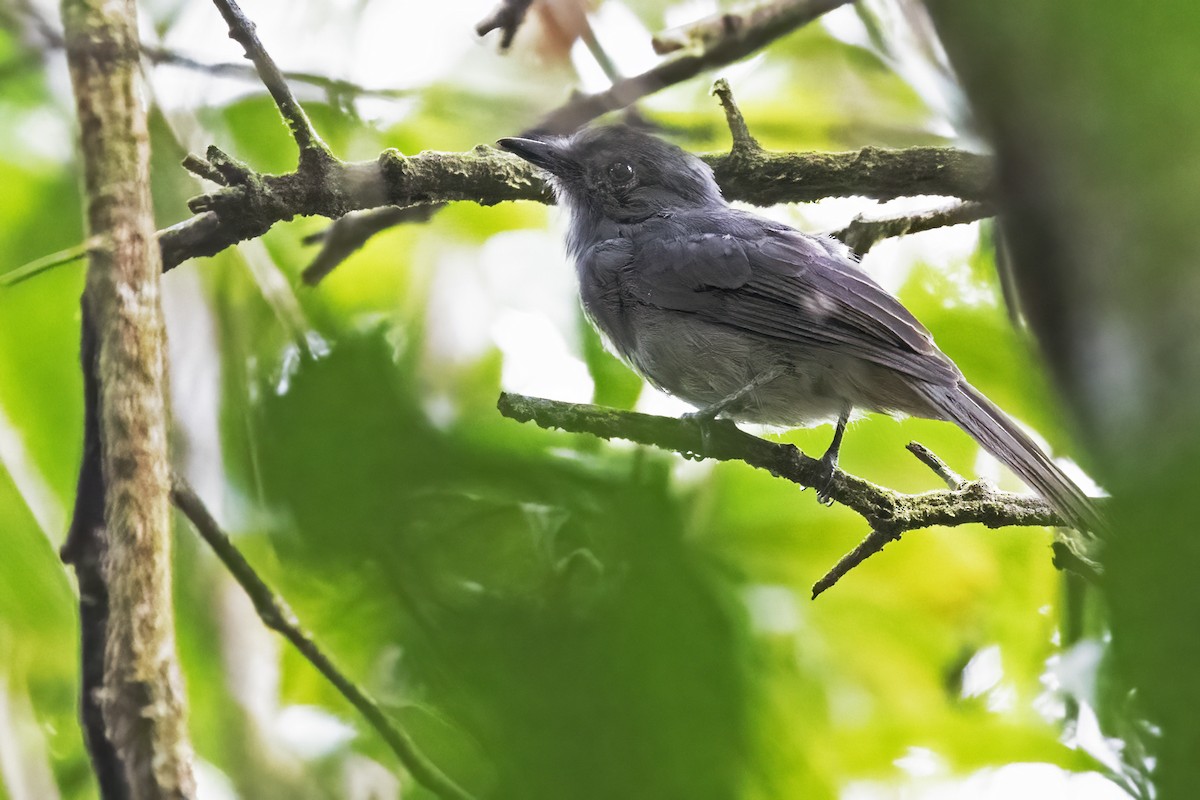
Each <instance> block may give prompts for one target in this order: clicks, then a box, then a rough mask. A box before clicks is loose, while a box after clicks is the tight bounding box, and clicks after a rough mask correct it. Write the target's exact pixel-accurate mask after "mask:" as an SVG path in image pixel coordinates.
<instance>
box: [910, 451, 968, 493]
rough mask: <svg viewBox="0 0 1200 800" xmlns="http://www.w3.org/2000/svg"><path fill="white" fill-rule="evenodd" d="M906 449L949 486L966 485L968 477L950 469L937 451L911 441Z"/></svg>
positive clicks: (957, 487)
mask: <svg viewBox="0 0 1200 800" xmlns="http://www.w3.org/2000/svg"><path fill="white" fill-rule="evenodd" d="M905 449H907V450H908V452H910V453H912V454H913V455H914V456H916V457H917V460H918V461H920V462H921V463H922V464H924V465H925V466H927V467H929V468H930V469H931V470H933V474H935V475H937V476H938V477H939V478H941V479H942V480H943V481H945V483H946V486H947V488H949V489H952V490H958V489H961V488H962V487H963V486H965V485H966V483H967V480H966V478H964V477H963V476H962V475H959V474H958V473H957V472H955V471H954V470H952V469H950V466H949V465H948V464H947V463H946V462H945V461H942V460H941V459H940V458H938V456H937V454H936V453H934V452H933V451H932V450H930V449H929V448H928V447H926V446H925V445H923V444H921V443H920V442H909V443H908V444H907V445H905Z"/></svg>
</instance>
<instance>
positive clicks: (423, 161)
mask: <svg viewBox="0 0 1200 800" xmlns="http://www.w3.org/2000/svg"><path fill="white" fill-rule="evenodd" d="M705 160H706V161H707V162H708V163H709V165H710V166H712V167H713V170H714V172H715V174H716V176H717V180H718V182H719V183H720V184H721V186H722V189H723V191H724V192H725V196H726V197H728V198H729V199H730V200H743V201H746V202H749V203H754V204H756V205H771V204H774V203H784V202H807V201H812V200H819V199H821V198H824V197H838V196H843V197H844V196H851V195H860V196H866V197H873V198H876V199H879V200H888V199H893V198H896V197H902V196H907V195H912V194H937V195H950V196H957V197H961V198H963V199H979V198H983V197H986V196H987V195H988V193H989V191H990V186H991V163H990V161H989V159H988V158H987V157H986V156H980V155H976V154H974V153H967V152H963V151H959V150H953V149H950V148H944V147H912V148H907V149H904V150H882V149H879V148H864V149H863V150H859V151H854V152H846V153H778V152H771V151H765V150H759V151H755V152H745V151H741V152H738V153H737V154H736V155H734V154H728V153H721V154H714V155H709V156H705ZM201 164H203V165H206V166H204V167H201V166H199V165H201ZM188 166H189V168H190V169H192V171H193V172H197V173H198V174H201V176H202V177H204V178H206V179H209V180H215V181H216V182H218V183H222V184H223V185H222V186H221V187H220V188H218V189H216V190H215V191H213V192H210V193H209V194H206V195H202V196H200V197H198V198H196V199H195V200H193V201H192V203H191V208H192V210H193V211H195V212H196V213H197V216H196V217H194V218H192V219H190V220H187V221H186V222H183V223H180V224H178V225H175V226H172V227H171V228H168V229H166V230H164V231H162V232H161V234H160V241H161V243H162V250H163V265H164V267H165V268H166V269H170V268H172V267H174V266H177V265H178V264H180V263H182V262H183V261H186V260H187V259H189V258H196V257H199V256H211V255H215V254H216V253H219V252H221V251H222V250H224V249H225V248H226V247H229V246H230V245H233V244H236V243H237V242H240V241H244V240H246V239H253V238H256V237H258V236H262V235H263V234H264V233H266V232H267V231H268V230H269V229H270V228H271V226H272V225H274V224H275V223H277V222H281V221H284V220H290V219H292V218H293V217H296V216H324V217H329V218H337V217H340V216H342V215H343V214H345V213H346V212H348V211H358V210H363V209H370V208H378V207H380V206H398V207H400V208H408V207H412V206H421V205H431V204H436V203H446V202H455V201H468V202H475V203H479V204H481V205H493V204H495V203H500V202H504V201H507V200H533V201H536V202H541V203H550V202H553V196H552V195H551V193H550V189H549V187H548V186H547V185H546V184H545V182H544V181H543V179H542V177H541V175H540V173H538V171H537V170H535V169H534V168H533V167H531V166H529V164H527V163H526V162H524V161H522V160H521V159H519V158H516V157H515V156H511V155H509V154H507V153H503V152H501V151H499V150H496V149H494V148H491V147H487V146H484V145H480V146H479V147H476V148H475V149H473V150H471V151H469V152H465V153H446V152H436V151H427V152H423V153H419V154H417V155H414V156H405V155H402V154H401V153H399V152H397V151H395V150H388V151H385V152H384V153H382V154H381V155H380V156H379V158H377V159H375V160H373V161H359V162H341V161H334V162H331V163H329V164H327V165H325V166H324V167H323V168H322V169H307V168H306V167H305V166H304V165H301V167H300V168H299V169H298V170H297V171H296V172H291V173H288V174H286V175H260V174H258V173H255V172H254V171H252V170H250V169H249V168H248V167H246V166H245V165H242V164H239V163H238V162H236V161H235V160H234V159H232V158H231V157H230V156H228V155H226V154H225V153H223V152H221V151H220V150H218V149H217V148H215V147H214V148H209V151H208V154H207V159H200V158H199V157H197V156H192V157H191V158H190V159H189V161H188Z"/></svg>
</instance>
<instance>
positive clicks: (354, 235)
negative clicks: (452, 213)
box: [300, 203, 445, 286]
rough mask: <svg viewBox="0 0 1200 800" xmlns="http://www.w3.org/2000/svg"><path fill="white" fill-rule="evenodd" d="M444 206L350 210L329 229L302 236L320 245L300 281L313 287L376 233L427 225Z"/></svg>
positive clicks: (301, 274)
mask: <svg viewBox="0 0 1200 800" xmlns="http://www.w3.org/2000/svg"><path fill="white" fill-rule="evenodd" d="M444 207H445V206H444V204H441V203H438V204H435V205H422V206H409V207H408V208H398V207H396V206H384V207H383V208H372V209H369V210H366V211H351V212H350V213H349V214H345V215H343V216H341V217H339V218H338V219H335V220H334V221H333V224H331V225H330V226H329V227H328V228H326V229H325V230H323V231H320V232H318V233H315V234H312V235H310V236H306V237H304V244H316V243H317V242H320V243H321V252H319V253H317V256H316V258H314V259H313V260H312V263H311V264H309V265H308V266H307V267H305V268H304V271H303V272H301V273H300V279H301V280H303V281H304V282H305V283H306V284H308V285H309V286H316V285H317V284H318V283H320V282H321V280H322V279H324V277H325V276H326V275H328V274H329V273H330V272H333V270H334V269H336V268H337V266H338V265H339V264H341V263H342V262H343V261H345V260H346V259H347V258H349V257H350V256H352V255H354V253H356V252H358V250H359V249H361V248H362V246H363V245H365V244H366V243H367V240H368V239H370V238H371V237H372V236H375V235H376V234H378V233H381V232H383V231H385V230H387V229H389V228H393V227H395V226H397V225H402V224H405V223H409V222H427V221H428V220H429V219H430V218H431V217H433V215H434V214H436V213H437V212H438V211H440V210H441V209H442V208H444Z"/></svg>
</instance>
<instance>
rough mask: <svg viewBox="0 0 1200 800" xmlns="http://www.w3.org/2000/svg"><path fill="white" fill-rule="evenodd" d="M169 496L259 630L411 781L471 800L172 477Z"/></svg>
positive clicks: (201, 504) (184, 485)
mask: <svg viewBox="0 0 1200 800" xmlns="http://www.w3.org/2000/svg"><path fill="white" fill-rule="evenodd" d="M171 496H172V498H173V499H174V501H175V505H176V506H177V507H178V508H179V510H180V511H182V512H183V514H184V516H186V517H187V518H188V519H189V520H190V521H191V523H192V525H193V526H195V528H196V531H197V532H198V533H199V534H200V536H201V537H202V538H203V539H204V541H205V542H207V543H208V545H209V547H211V548H212V549H213V552H214V553H216V555H217V558H219V559H220V560H221V563H222V564H224V565H225V568H226V569H228V570H229V573H230V574H231V575H232V576H233V578H234V580H236V581H237V582H238V584H239V585H240V586H241V587H242V589H243V590H244V591H245V592H246V594H247V595H248V596H249V597H250V600H251V601H252V602H253V603H254V608H255V610H256V611H257V612H258V616H259V618H260V619H261V620H262V621H263V624H264V625H266V626H267V627H268V628H270V629H271V630H273V631H276V632H278V633H279V634H281V635H282V636H283V638H285V639H287V640H288V641H289V642H291V644H292V646H294V647H295V648H296V649H297V650H298V651H299V652H300V654H301V655H302V656H304V658H305V659H307V660H308V662H309V663H310V664H312V665H313V666H314V667H316V668H317V670H318V671H319V672H320V673H321V674H322V675H324V676H325V678H326V680H328V681H329V682H330V683H331V684H332V685H333V686H334V688H336V689H337V690H338V692H340V693H341V694H342V696H343V697H345V698H346V700H348V701H349V702H350V704H351V705H352V706H354V708H355V709H356V710H357V711H358V712H359V713H360V714H362V715H363V717H364V718H365V719H366V720H367V722H368V723H370V725H371V727H373V728H374V729H375V730H376V731H377V732H378V733H379V735H380V736H382V737H383V740H384V741H385V742H387V745H388V747H390V748H391V750H392V752H393V753H395V754H396V757H397V758H398V759H399V760H400V763H401V764H403V765H404V768H405V769H407V770H408V772H409V773H410V774H411V775H412V776H413V778H415V779H416V780H417V781H419V782H420V783H421V785H422V786H424V787H426V788H427V789H429V790H430V791H432V792H433V793H434V794H436V795H437V796H438V797H442V798H452V799H453V800H471V795H469V794H468V793H467V792H466V790H464V789H462V788H461V787H460V786H458V785H457V784H456V783H454V781H452V780H451V779H450V778H448V777H447V776H446V775H445V774H444V773H443V772H442V771H441V770H440V769H438V767H437V766H436V765H435V764H434V763H433V762H431V761H429V759H428V758H426V757H425V755H424V754H423V753H422V752H421V751H420V749H419V748H418V747H417V745H416V743H415V742H414V741H413V740H412V738H411V737H410V736H409V735H408V734H407V733H406V732H405V731H404V730H402V729H401V728H400V727H399V726H397V725H396V723H395V722H394V721H393V720H392V719H391V717H389V716H388V715H387V714H386V713H384V711H383V709H381V708H380V707H379V704H378V703H377V702H375V700H374V699H373V698H372V697H371V696H370V695H369V694H368V693H367V691H366V690H365V689H363V688H362V687H360V686H359V685H358V684H356V683H355V682H354V681H352V680H350V678H348V677H346V675H345V673H343V672H342V671H341V670H340V669H338V667H337V666H336V665H335V664H334V663H333V660H332V659H331V658H330V657H329V656H328V655H326V654H325V651H324V650H322V649H321V646H320V645H318V644H317V643H316V642H315V641H314V640H313V638H312V636H311V635H309V634H308V633H307V632H306V631H305V630H304V629H303V628H302V627H301V625H300V621H299V620H298V619H296V615H295V613H293V611H292V609H291V607H290V606H289V605H288V604H287V601H285V600H284V599H283V598H282V597H280V596H279V595H278V594H277V593H276V592H275V591H274V590H273V589H272V588H271V587H270V586H268V585H267V583H266V582H265V581H263V579H262V578H261V577H259V575H258V573H257V572H256V571H255V570H254V567H252V566H250V563H249V562H248V561H246V558H245V557H244V556H243V555H242V554H241V552H240V551H239V550H238V549H237V548H236V547H234V545H233V542H232V541H230V539H229V536H228V535H226V533H225V532H224V531H223V530H221V526H220V525H218V524H217V521H216V520H215V519H214V518H213V516H212V514H210V513H209V511H208V508H207V507H205V505H204V501H203V500H201V499H200V497H199V496H198V495H197V494H196V493H195V492H194V491H193V490H192V488H191V487H190V486H189V485H188V484H187V482H186V481H184V480H183V479H182V478H180V477H179V476H177V475H176V476H173V478H172V485H171Z"/></svg>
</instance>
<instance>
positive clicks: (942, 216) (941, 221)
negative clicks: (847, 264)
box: [829, 202, 995, 256]
mask: <svg viewBox="0 0 1200 800" xmlns="http://www.w3.org/2000/svg"><path fill="white" fill-rule="evenodd" d="M994 213H995V212H994V211H993V210H992V208H991V206H989V205H988V204H987V203H981V202H966V203H956V204H955V205H953V206H950V207H949V208H942V209H937V210H934V211H926V212H924V213H921V214H911V215H902V216H899V217H887V218H885V219H866V218H865V217H863V216H862V215H861V214H860V215H859V216H858V217H856V218H855V219H854V221H852V222H851V223H850V224H849V225H847V226H846V227H845V228H842V229H841V230H839V231H834V232H833V233H831V234H829V235H830V236H832V237H833V238H835V239H840V240H841V241H842V242H843V243H845V245H846V246H847V247H849V248H850V249H851V250H852V251H854V254H855V255H858V256H863V255H866V253H867V251H868V250H870V249H871V248H872V247H874V246H875V245H876V244H878V243H879V242H881V241H883V240H884V239H888V238H892V237H895V236H907V235H908V234H910V233H920V232H922V231H928V230H933V229H934V228H945V227H949V226H951V225H964V224H966V223H968V222H975V221H977V220H981V219H984V218H986V217H990V216H992V215H993V214H994Z"/></svg>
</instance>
